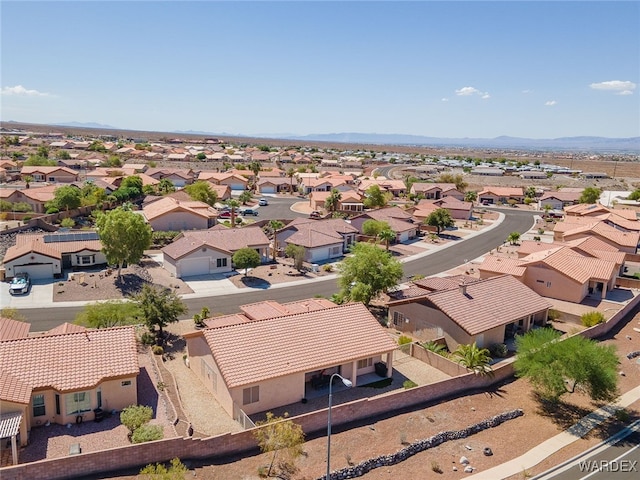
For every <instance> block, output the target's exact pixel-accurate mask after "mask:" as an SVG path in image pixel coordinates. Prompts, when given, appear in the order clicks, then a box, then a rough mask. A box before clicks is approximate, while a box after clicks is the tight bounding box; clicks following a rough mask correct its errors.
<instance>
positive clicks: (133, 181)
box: [120, 175, 142, 198]
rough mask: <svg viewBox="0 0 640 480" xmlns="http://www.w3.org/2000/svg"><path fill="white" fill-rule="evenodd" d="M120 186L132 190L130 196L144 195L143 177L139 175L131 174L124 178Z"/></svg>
mask: <svg viewBox="0 0 640 480" xmlns="http://www.w3.org/2000/svg"><path fill="white" fill-rule="evenodd" d="M120 188H121V189H128V190H130V191H131V195H130V198H133V197H137V196H139V195H142V179H141V178H140V177H139V176H138V175H129V176H128V177H125V178H123V179H122V183H121V184H120Z"/></svg>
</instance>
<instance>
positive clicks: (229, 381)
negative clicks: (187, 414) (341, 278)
mask: <svg viewBox="0 0 640 480" xmlns="http://www.w3.org/2000/svg"><path fill="white" fill-rule="evenodd" d="M240 309H241V313H240V314H236V315H227V316H225V317H218V318H212V319H209V320H208V321H207V325H209V327H207V328H205V329H203V330H199V331H195V332H192V333H187V334H185V335H184V337H185V339H186V341H187V351H188V358H189V364H190V367H191V370H192V371H193V372H194V373H195V374H196V376H198V377H199V378H200V380H201V381H202V382H203V383H204V385H205V386H206V387H207V389H208V390H209V391H210V392H211V393H212V394H213V395H214V397H215V398H216V400H218V402H219V403H220V405H221V406H222V407H223V408H224V409H225V411H227V412H228V413H229V415H231V416H233V417H234V418H237V417H238V415H239V414H240V410H242V411H244V413H246V414H248V415H251V414H254V413H258V412H263V411H267V410H270V409H274V408H277V407H281V406H284V405H288V404H291V403H297V402H299V401H301V400H302V399H303V398H306V397H307V392H309V389H312V388H313V386H312V378H314V377H315V376H316V375H318V374H320V373H322V374H323V375H329V374H333V373H340V375H342V376H343V377H345V378H347V379H349V380H351V381H352V382H353V384H354V386H357V384H358V378H359V377H360V376H361V375H365V374H369V373H373V372H374V371H375V364H376V363H378V362H384V363H386V366H387V376H391V375H392V371H393V364H392V362H393V351H394V350H395V349H396V347H397V345H396V343H395V342H394V341H393V340H392V339H391V337H389V335H388V334H387V332H386V331H385V329H384V328H383V327H382V326H381V325H380V324H379V323H378V321H377V320H376V319H375V317H373V315H372V314H371V313H370V312H369V310H367V308H366V307H365V306H364V305H363V304H361V303H349V304H345V305H339V306H336V305H335V304H333V303H331V302H330V301H328V300H324V299H307V300H304V301H298V302H292V303H290V304H279V303H277V302H261V303H258V304H252V305H245V306H242V307H240ZM285 346H286V348H285ZM316 378H317V377H316Z"/></svg>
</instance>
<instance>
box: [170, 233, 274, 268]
mask: <svg viewBox="0 0 640 480" xmlns="http://www.w3.org/2000/svg"><path fill="white" fill-rule="evenodd" d="M268 245H269V238H268V237H267V236H266V235H265V233H264V232H263V231H262V229H261V228H260V227H244V228H226V227H224V226H222V225H220V226H219V225H216V226H214V227H212V228H211V229H209V230H186V231H184V232H182V234H181V235H179V236H178V237H177V239H176V240H175V241H174V242H173V243H171V244H169V245H167V246H166V247H164V248H163V249H162V252H163V253H164V254H165V255H167V256H168V257H169V258H173V259H174V260H178V259H179V258H181V257H184V256H185V255H187V254H189V253H191V252H193V251H195V250H197V249H198V248H201V247H203V246H208V247H211V248H213V249H216V250H219V251H222V252H225V253H227V254H229V255H231V254H232V253H233V252H235V251H237V250H240V249H241V248H246V247H251V248H256V247H267V246H268Z"/></svg>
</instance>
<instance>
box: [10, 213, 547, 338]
mask: <svg viewBox="0 0 640 480" xmlns="http://www.w3.org/2000/svg"><path fill="white" fill-rule="evenodd" d="M270 203H271V202H270ZM292 203H293V202H292ZM274 206H275V205H274ZM269 207H271V205H269V206H267V207H261V209H267V208H269ZM501 211H502V212H503V213H504V214H505V219H504V221H503V222H502V223H501V224H500V225H498V226H497V227H495V228H493V229H491V230H489V231H487V232H485V233H483V234H481V235H477V236H475V237H472V238H469V239H467V240H464V241H460V243H459V244H458V245H453V246H451V247H449V248H446V249H443V250H442V251H440V252H438V253H436V254H432V255H428V256H425V257H422V258H418V259H415V260H409V261H407V262H406V263H404V274H405V278H410V277H412V276H413V275H417V274H421V275H425V276H429V275H434V274H436V273H440V272H444V271H446V270H450V269H451V268H454V267H457V266H459V265H461V264H463V263H464V260H465V259H468V260H472V259H474V258H476V257H479V256H481V255H484V254H485V253H487V252H488V251H490V250H492V249H494V248H496V247H497V246H498V245H501V244H503V243H504V241H505V239H506V238H507V236H508V235H509V234H510V233H511V232H514V231H517V232H521V233H523V232H526V231H527V230H529V229H530V228H531V227H532V225H533V215H534V214H535V213H534V212H532V211H530V210H517V209H512V208H509V209H503V210H501ZM265 217H266V215H265ZM337 290H338V287H337V283H336V279H335V278H329V279H326V280H323V281H315V282H309V284H303V285H296V286H291V287H285V288H274V289H265V290H247V291H246V292H245V291H240V292H238V293H234V294H229V295H222V296H215V297H204V298H191V299H187V300H185V303H186V304H187V306H188V308H189V312H188V313H187V314H186V315H184V316H183V317H182V318H191V317H193V314H194V313H197V312H199V311H200V310H201V309H202V307H205V306H206V307H208V308H209V310H210V311H211V312H215V313H223V314H227V313H235V312H237V311H238V306H239V305H244V304H247V303H254V302H260V301H264V300H275V301H277V302H281V303H285V302H292V301H294V300H301V299H305V298H311V297H314V296H316V295H322V296H326V297H330V296H331V295H333V294H334V293H336V291H337ZM82 309H83V307H55V308H47V309H21V310H20V313H21V314H23V315H24V316H25V317H26V318H27V321H28V322H29V323H31V325H32V327H31V330H32V331H34V332H41V331H46V330H50V329H52V328H54V327H56V326H58V325H61V324H62V323H64V322H73V320H74V319H75V317H76V315H77V314H78V313H79V312H80V311H82Z"/></svg>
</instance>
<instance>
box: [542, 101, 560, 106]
mask: <svg viewBox="0 0 640 480" xmlns="http://www.w3.org/2000/svg"><path fill="white" fill-rule="evenodd" d="M557 103H558V102H556V101H555V100H548V101H546V102H544V105H545V107H553V106H554V105H556V104H557Z"/></svg>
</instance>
